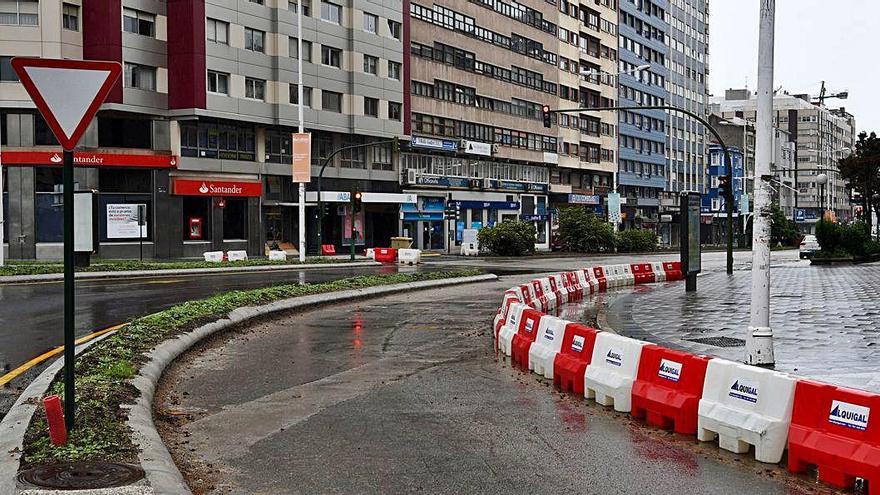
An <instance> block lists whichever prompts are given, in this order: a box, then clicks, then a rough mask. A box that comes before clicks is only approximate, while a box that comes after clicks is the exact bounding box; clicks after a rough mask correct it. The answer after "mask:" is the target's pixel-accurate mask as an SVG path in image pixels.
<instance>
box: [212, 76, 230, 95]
mask: <svg viewBox="0 0 880 495" xmlns="http://www.w3.org/2000/svg"><path fill="white" fill-rule="evenodd" d="M208 92H209V93H216V94H220V95H228V94H229V74H224V73H223V72H216V71H213V70H209V71H208Z"/></svg>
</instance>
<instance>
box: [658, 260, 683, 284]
mask: <svg viewBox="0 0 880 495" xmlns="http://www.w3.org/2000/svg"><path fill="white" fill-rule="evenodd" d="M663 271H665V272H666V280H667V281H670V280H684V274H683V273H681V261H664V262H663Z"/></svg>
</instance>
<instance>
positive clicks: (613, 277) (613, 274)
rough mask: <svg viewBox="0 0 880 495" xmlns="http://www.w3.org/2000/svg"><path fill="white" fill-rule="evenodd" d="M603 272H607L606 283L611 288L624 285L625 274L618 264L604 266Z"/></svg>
mask: <svg viewBox="0 0 880 495" xmlns="http://www.w3.org/2000/svg"><path fill="white" fill-rule="evenodd" d="M602 272H603V273H604V274H605V284H606V285H607V286H608V288H609V289H610V288H611V287H619V286H621V285H623V283H622V282H623V276H622V274H621V273H620V270H619V268H618V265H606V266H603V267H602Z"/></svg>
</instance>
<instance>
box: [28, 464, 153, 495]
mask: <svg viewBox="0 0 880 495" xmlns="http://www.w3.org/2000/svg"><path fill="white" fill-rule="evenodd" d="M143 477H144V471H143V469H141V468H139V467H137V466H131V465H128V464H119V463H116V462H69V463H63V464H51V465H48V466H37V467H35V468H31V469H28V470H27V471H22V472H21V473H20V474H19V475H18V479H19V480H21V481H23V482H25V483H30V484H32V485H36V486H39V487H43V488H54V489H56V490H81V489H85V488H115V487H118V486H125V485H129V484H131V483H133V482H135V481H137V480H139V479H141V478H143Z"/></svg>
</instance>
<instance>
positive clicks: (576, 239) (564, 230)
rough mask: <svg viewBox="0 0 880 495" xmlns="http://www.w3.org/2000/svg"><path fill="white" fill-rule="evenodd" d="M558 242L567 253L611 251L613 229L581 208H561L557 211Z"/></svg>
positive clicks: (612, 246)
mask: <svg viewBox="0 0 880 495" xmlns="http://www.w3.org/2000/svg"><path fill="white" fill-rule="evenodd" d="M559 241H560V242H561V243H562V247H563V248H564V249H566V250H567V251H576V252H580V253H595V252H600V251H612V250H613V249H614V227H612V226H611V224H609V223H605V222H603V221H602V220H600V219H599V218H596V215H594V214H592V213H590V212H588V211H587V210H586V209H584V208H582V207H579V206H572V207H568V208H562V209H561V210H560V211H559Z"/></svg>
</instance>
